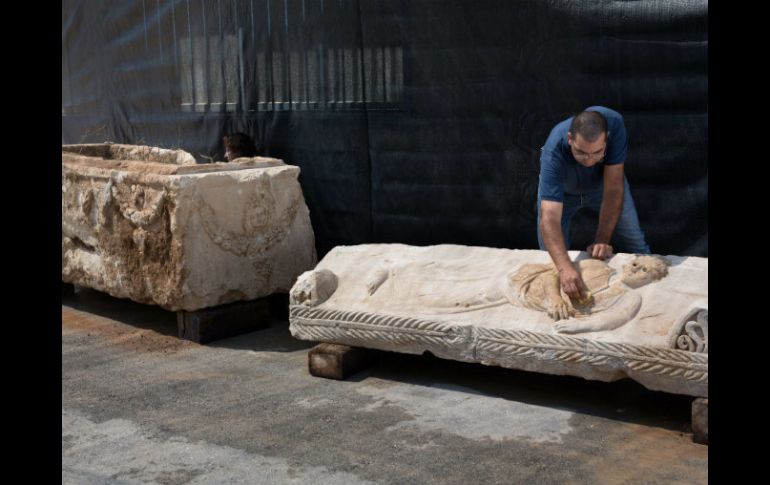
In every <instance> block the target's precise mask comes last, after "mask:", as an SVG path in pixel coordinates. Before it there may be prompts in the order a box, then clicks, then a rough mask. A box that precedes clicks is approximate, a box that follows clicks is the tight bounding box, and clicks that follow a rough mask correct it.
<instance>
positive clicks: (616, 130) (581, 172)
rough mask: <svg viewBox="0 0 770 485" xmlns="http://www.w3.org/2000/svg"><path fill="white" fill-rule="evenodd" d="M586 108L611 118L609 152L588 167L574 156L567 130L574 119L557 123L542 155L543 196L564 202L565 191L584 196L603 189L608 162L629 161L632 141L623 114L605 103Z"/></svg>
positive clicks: (610, 163) (608, 125)
mask: <svg viewBox="0 0 770 485" xmlns="http://www.w3.org/2000/svg"><path fill="white" fill-rule="evenodd" d="M586 111H596V112H598V113H601V114H602V115H604V117H605V118H606V119H607V130H608V131H609V137H608V139H607V153H606V154H605V156H604V159H603V160H602V161H601V162H600V163H597V164H595V165H594V166H592V167H584V166H583V165H581V164H579V163H578V162H577V160H575V157H573V156H572V150H570V147H569V143H568V141H567V132H568V131H569V127H570V125H571V124H572V119H573V118H574V116H573V117H571V118H567V119H566V120H564V121H562V122H561V123H559V124H558V125H556V126H555V127H554V128H553V130H551V134H550V135H548V140H546V142H545V145H543V148H542V154H541V155H540V186H539V187H538V190H539V193H540V198H541V199H544V200H552V201H556V202H564V194H572V195H581V194H586V193H589V192H596V191H600V190H602V187H603V184H602V180H603V178H604V166H605V165H617V164H619V163H623V162H625V160H626V153H627V152H628V140H627V138H626V126H625V124H624V123H623V117H622V116H621V115H620V113H618V112H617V111H613V110H611V109H609V108H604V107H602V106H591V107H590V108H586Z"/></svg>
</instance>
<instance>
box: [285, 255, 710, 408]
mask: <svg viewBox="0 0 770 485" xmlns="http://www.w3.org/2000/svg"><path fill="white" fill-rule="evenodd" d="M570 256H571V257H572V258H573V260H576V259H577V260H580V261H579V263H578V267H579V268H580V271H581V273H582V274H583V276H584V279H585V280H586V284H587V285H588V287H589V289H590V291H591V296H590V298H588V299H587V300H586V301H583V302H573V301H571V300H570V299H569V298H568V297H567V296H566V295H564V294H563V293H561V292H560V290H559V286H558V279H557V277H556V274H555V272H554V269H553V266H552V264H551V261H550V258H549V256H548V253H547V252H545V251H537V250H509V249H494V248H482V247H467V246H456V245H440V246H429V247H415V246H405V245H400V244H374V245H361V246H341V247H337V248H335V249H334V250H332V251H331V252H330V253H329V254H327V255H326V257H325V258H324V259H323V260H322V261H321V262H320V263H319V264H318V265H317V267H316V268H315V269H314V270H313V271H309V272H307V273H305V274H303V275H302V276H300V278H299V279H298V281H297V283H296V285H295V286H294V288H293V289H292V292H291V294H290V300H291V317H290V320H291V331H292V335H294V336H295V337H297V338H300V339H304V340H313V341H321V342H330V343H339V344H345V345H351V346H362V347H370V348H377V349H382V350H389V351H397V352H406V353H422V352H424V351H426V350H427V351H430V352H432V353H433V354H435V355H438V356H440V357H444V358H449V359H455V360H461V361H467V362H481V363H484V364H488V365H499V366H503V367H510V368H517V369H524V370H531V371H537V372H545V373H550V374H569V375H576V376H582V377H585V378H587V379H597V380H603V381H612V380H616V379H620V378H623V377H631V378H633V379H635V380H637V381H639V382H640V383H642V384H643V385H645V386H646V387H648V388H650V389H655V390H663V391H667V392H673V393H680V394H688V395H693V396H703V397H706V396H708V259H706V258H696V257H679V256H665V257H663V256H641V257H640V256H635V255H631V254H618V255H615V256H614V257H613V258H612V259H611V260H610V261H608V262H602V261H597V260H590V259H588V258H587V255H586V254H585V253H580V252H577V251H573V252H571V253H570Z"/></svg>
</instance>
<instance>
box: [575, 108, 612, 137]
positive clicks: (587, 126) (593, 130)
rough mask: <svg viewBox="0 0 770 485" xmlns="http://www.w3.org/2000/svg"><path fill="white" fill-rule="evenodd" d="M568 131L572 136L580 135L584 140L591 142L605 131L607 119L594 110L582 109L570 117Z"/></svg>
mask: <svg viewBox="0 0 770 485" xmlns="http://www.w3.org/2000/svg"><path fill="white" fill-rule="evenodd" d="M569 132H570V133H571V134H572V136H573V137H574V138H577V136H578V135H580V136H581V137H582V138H583V139H584V140H585V141H587V142H590V143H593V142H595V141H596V140H597V138H599V135H601V134H602V133H605V134H606V133H607V119H606V118H605V117H604V116H602V114H601V113H597V112H596V111H583V112H581V113H578V114H577V116H575V118H573V119H572V124H571V125H570V127H569Z"/></svg>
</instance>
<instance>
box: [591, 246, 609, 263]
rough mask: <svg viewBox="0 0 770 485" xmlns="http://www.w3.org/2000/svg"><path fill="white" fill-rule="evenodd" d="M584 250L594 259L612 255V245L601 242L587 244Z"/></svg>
mask: <svg viewBox="0 0 770 485" xmlns="http://www.w3.org/2000/svg"><path fill="white" fill-rule="evenodd" d="M586 252H588V254H590V255H591V257H592V258H594V259H602V260H603V259H607V258H611V257H612V246H610V245H609V244H603V243H593V244H591V245H590V246H588V249H586Z"/></svg>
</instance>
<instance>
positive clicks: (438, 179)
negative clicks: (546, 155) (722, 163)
mask: <svg viewBox="0 0 770 485" xmlns="http://www.w3.org/2000/svg"><path fill="white" fill-rule="evenodd" d="M707 52H708V30H707V2H706V1H676V2H672V1H645V0H641V1H633V2H606V1H588V0H562V1H556V0H552V1H506V0H499V1H475V0H474V1H469V0H468V1H458V0H454V1H451V0H435V1H428V0H412V1H407V0H205V1H201V0H144V1H139V0H134V1H126V0H120V1H118V0H108V1H105V0H102V1H75V0H64V1H63V2H62V143H83V142H103V141H114V142H120V143H134V144H147V145H153V146H159V147H164V148H182V149H184V150H187V151H189V152H191V153H193V154H194V155H195V156H196V158H197V159H198V160H199V161H201V162H204V161H206V160H207V157H210V158H213V159H217V160H221V159H222V157H223V147H222V145H221V138H222V135H224V134H227V133H231V132H234V131H242V132H245V133H247V134H250V135H251V136H252V137H254V138H255V139H256V140H258V141H259V142H260V143H261V145H262V146H263V147H264V148H265V153H264V154H266V155H269V156H274V157H278V158H282V159H284V160H285V161H286V162H287V163H291V164H295V165H298V166H300V167H301V169H302V175H301V176H300V182H301V184H302V188H303V191H304V194H305V198H306V200H307V203H308V206H309V208H310V211H311V220H312V223H313V228H314V230H315V233H316V239H317V245H318V249H319V252H320V254H321V255H323V254H324V253H325V252H326V251H328V250H329V249H330V248H331V247H333V246H335V245H339V244H357V243H367V242H402V243H407V244H418V245H424V244H438V243H458V244H471V245H484V246H493V247H506V248H535V247H537V238H536V233H535V221H536V210H535V199H536V193H537V180H538V168H539V167H538V165H539V161H538V156H539V149H540V147H541V146H542V144H543V143H544V142H545V139H546V137H547V136H548V133H549V131H550V129H551V128H552V127H553V125H555V124H556V123H557V122H559V121H561V120H563V119H565V118H567V117H569V116H571V115H573V114H575V113H576V112H578V111H580V110H581V109H583V108H585V107H587V106H591V105H604V106H607V107H610V108H613V109H615V110H617V111H619V112H620V113H621V114H622V115H623V116H624V118H625V122H626V127H627V131H628V134H629V155H628V160H627V162H626V173H627V176H628V179H629V182H630V184H631V190H632V193H633V195H634V199H635V201H636V206H637V210H638V213H639V217H640V221H641V224H642V227H643V229H644V230H645V232H646V234H647V240H648V243H649V244H650V246H651V248H652V250H653V252H655V253H659V254H680V255H696V256H708V226H707V207H708V153H707V145H708V103H707V93H708V64H707ZM597 219H598V217H597V215H596V214H590V213H580V214H579V215H578V216H577V218H576V219H575V220H574V222H573V235H572V241H573V247H574V248H576V249H584V248H585V246H587V245H588V244H589V243H590V242H591V238H592V236H593V234H594V231H595V227H596V221H597Z"/></svg>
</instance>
